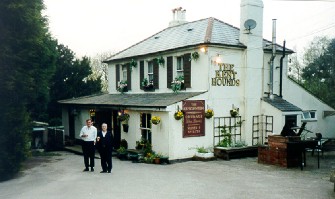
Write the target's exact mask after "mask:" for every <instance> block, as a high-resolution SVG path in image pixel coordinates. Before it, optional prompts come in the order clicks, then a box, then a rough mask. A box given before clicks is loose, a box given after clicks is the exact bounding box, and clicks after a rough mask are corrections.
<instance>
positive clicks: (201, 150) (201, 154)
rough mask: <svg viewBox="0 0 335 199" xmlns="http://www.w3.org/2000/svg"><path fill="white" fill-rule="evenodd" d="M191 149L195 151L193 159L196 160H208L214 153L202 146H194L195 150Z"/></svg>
mask: <svg viewBox="0 0 335 199" xmlns="http://www.w3.org/2000/svg"><path fill="white" fill-rule="evenodd" d="M191 149H196V153H195V157H197V158H201V159H209V158H213V157H214V153H213V152H212V151H211V150H210V149H209V148H205V147H204V146H201V147H198V146H196V147H195V148H191Z"/></svg>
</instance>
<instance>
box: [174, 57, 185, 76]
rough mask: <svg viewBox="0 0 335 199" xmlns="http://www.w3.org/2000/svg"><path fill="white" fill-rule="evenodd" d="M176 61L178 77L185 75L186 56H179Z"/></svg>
mask: <svg viewBox="0 0 335 199" xmlns="http://www.w3.org/2000/svg"><path fill="white" fill-rule="evenodd" d="M176 62H177V64H176V77H179V76H184V57H182V56H178V57H177V59H176Z"/></svg>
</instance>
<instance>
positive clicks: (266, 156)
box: [258, 135, 301, 167]
mask: <svg viewBox="0 0 335 199" xmlns="http://www.w3.org/2000/svg"><path fill="white" fill-rule="evenodd" d="M299 140H300V137H299V136H292V137H283V136H277V135H273V136H269V137H268V145H264V146H259V147H258V163H263V164H271V165H277V166H281V167H296V166H300V165H299V156H300V155H301V154H300V153H297V152H296V151H290V150H289V149H288V148H287V143H286V142H289V141H299Z"/></svg>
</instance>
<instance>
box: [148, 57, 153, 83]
mask: <svg viewBox="0 0 335 199" xmlns="http://www.w3.org/2000/svg"><path fill="white" fill-rule="evenodd" d="M148 80H149V82H150V81H153V80H154V64H153V62H152V61H149V62H148Z"/></svg>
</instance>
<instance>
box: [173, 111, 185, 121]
mask: <svg viewBox="0 0 335 199" xmlns="http://www.w3.org/2000/svg"><path fill="white" fill-rule="evenodd" d="M183 117H184V113H183V112H181V111H176V112H175V113H174V119H176V120H180V119H182V118H183Z"/></svg>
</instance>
